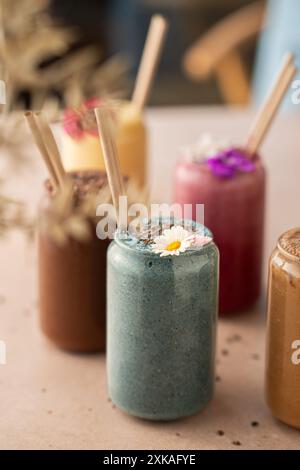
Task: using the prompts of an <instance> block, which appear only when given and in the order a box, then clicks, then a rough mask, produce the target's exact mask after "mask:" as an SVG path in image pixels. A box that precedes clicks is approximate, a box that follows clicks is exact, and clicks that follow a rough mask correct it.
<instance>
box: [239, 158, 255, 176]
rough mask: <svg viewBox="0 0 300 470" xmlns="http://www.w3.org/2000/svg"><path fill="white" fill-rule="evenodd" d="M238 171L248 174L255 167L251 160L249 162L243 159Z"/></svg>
mask: <svg viewBox="0 0 300 470" xmlns="http://www.w3.org/2000/svg"><path fill="white" fill-rule="evenodd" d="M239 170H240V171H243V172H245V173H250V172H251V171H254V170H255V165H254V163H253V162H252V161H251V160H249V159H248V158H245V159H244V161H243V162H242V163H241V165H240V166H239Z"/></svg>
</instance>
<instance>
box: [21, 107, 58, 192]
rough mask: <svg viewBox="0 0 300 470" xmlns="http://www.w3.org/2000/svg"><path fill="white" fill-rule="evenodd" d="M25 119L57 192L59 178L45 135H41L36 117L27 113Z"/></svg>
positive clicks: (29, 112)
mask: <svg viewBox="0 0 300 470" xmlns="http://www.w3.org/2000/svg"><path fill="white" fill-rule="evenodd" d="M24 117H25V119H26V121H27V123H28V125H29V128H30V130H31V133H32V136H33V139H34V141H35V143H36V146H37V147H38V149H39V151H40V154H41V156H42V158H43V160H44V162H45V164H46V167H47V169H48V172H49V176H50V180H51V184H52V186H53V188H54V190H56V189H57V187H58V177H57V175H56V172H55V167H54V165H53V162H52V159H51V156H50V155H49V153H48V150H47V147H46V145H45V142H44V139H43V135H42V134H41V132H40V129H39V127H38V125H37V123H36V120H35V117H34V115H33V113H32V112H31V111H27V112H26V113H25V114H24Z"/></svg>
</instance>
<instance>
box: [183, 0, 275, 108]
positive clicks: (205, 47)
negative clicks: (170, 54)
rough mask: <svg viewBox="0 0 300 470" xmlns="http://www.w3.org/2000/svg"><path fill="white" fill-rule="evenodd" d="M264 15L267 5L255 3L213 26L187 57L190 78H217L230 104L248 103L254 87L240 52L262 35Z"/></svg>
mask: <svg viewBox="0 0 300 470" xmlns="http://www.w3.org/2000/svg"><path fill="white" fill-rule="evenodd" d="M265 11H266V7H265V2H264V1H259V2H255V3H254V4H251V5H248V6H246V7H243V8H242V9H240V10H238V11H237V12H234V13H233V14H231V15H229V16H227V17H225V18H224V19H222V20H221V21H220V22H219V23H217V24H216V25H214V26H213V27H212V28H211V29H210V30H209V31H208V32H207V33H205V34H204V35H203V36H202V37H201V38H200V39H199V40H198V41H197V42H196V43H195V44H193V45H192V46H191V48H190V49H188V51H187V52H186V53H185V55H184V58H183V68H184V71H185V73H186V74H187V76H188V77H189V78H191V79H192V80H193V81H202V80H206V79H208V78H209V77H211V76H212V75H213V74H215V76H216V79H217V82H218V85H219V87H220V90H221V93H222V96H223V98H224V101H225V102H226V103H227V104H232V105H236V104H246V103H248V102H249V100H250V96H251V84H250V78H249V76H248V71H247V69H246V67H245V65H244V63H243V60H242V57H241V52H240V48H241V46H242V45H243V44H244V43H245V42H247V41H249V40H251V39H253V38H254V37H255V36H256V35H257V34H259V33H260V32H261V30H262V28H263V26H264V18H265Z"/></svg>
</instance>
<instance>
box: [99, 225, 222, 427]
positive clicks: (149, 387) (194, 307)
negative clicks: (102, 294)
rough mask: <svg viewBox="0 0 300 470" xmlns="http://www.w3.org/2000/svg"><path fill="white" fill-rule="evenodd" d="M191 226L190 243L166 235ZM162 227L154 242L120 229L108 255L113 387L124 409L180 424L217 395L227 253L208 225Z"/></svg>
mask: <svg viewBox="0 0 300 470" xmlns="http://www.w3.org/2000/svg"><path fill="white" fill-rule="evenodd" d="M184 224H185V225H186V224H187V226H188V227H189V229H188V230H187V232H189V233H190V237H186V235H187V234H185V235H184V236H185V238H186V240H185V239H180V240H176V239H174V235H172V236H173V238H172V236H171V238H170V237H169V238H168V236H164V233H167V234H168V235H170V233H171V232H173V233H175V232H176V233H179V234H180V236H178V237H179V238H180V237H181V238H184V237H183V235H182V233H183V232H182V230H179V229H178V230H177V228H178V227H182V226H183V225H184ZM158 226H159V229H158V230H159V235H158V238H157V237H156V238H155V239H152V240H151V236H150V238H149V237H148V238H147V239H145V240H141V239H139V238H138V237H135V236H132V235H124V233H122V234H121V233H118V232H117V233H116V236H115V241H114V242H113V243H111V245H110V247H109V250H108V279H107V316H108V318H107V322H108V323H107V374H108V388H109V395H110V397H111V399H112V401H113V402H114V403H115V404H116V405H117V406H118V407H119V408H121V409H122V410H124V411H126V412H128V413H130V414H132V415H134V416H138V417H141V418H146V419H151V420H172V419H177V418H181V417H185V416H189V415H192V414H194V413H196V412H198V411H200V410H201V409H202V408H204V407H205V405H206V404H207V403H208V402H209V400H210V399H211V398H212V394H213V386H214V360H215V337H216V321H217V310H218V277H219V273H218V269H219V253H218V249H217V248H216V246H215V244H214V243H213V241H212V238H211V236H212V235H211V233H210V232H209V230H207V229H206V228H205V227H203V226H201V225H198V224H196V223H194V222H183V221H181V222H178V221H174V226H173V227H171V229H170V230H169V232H164V228H163V227H162V226H161V223H159V224H158ZM195 237H196V238H197V240H198V241H199V240H200V244H199V243H198V241H197V243H196V242H194V241H193V242H192V243H191V244H190V242H189V240H188V239H189V238H190V240H191V239H193V240H195ZM203 239H205V244H202V243H204V242H201V240H203ZM155 240H156V243H155ZM168 240H169V241H170V243H169V244H168ZM175 251H176V253H175Z"/></svg>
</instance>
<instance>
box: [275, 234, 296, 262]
mask: <svg viewBox="0 0 300 470" xmlns="http://www.w3.org/2000/svg"><path fill="white" fill-rule="evenodd" d="M279 247H280V248H281V249H282V250H284V251H285V252H286V253H288V254H289V255H292V256H296V257H297V258H299V259H300V228H298V229H294V230H289V231H288V232H286V233H284V234H283V235H282V237H281V238H280V239H279Z"/></svg>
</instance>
